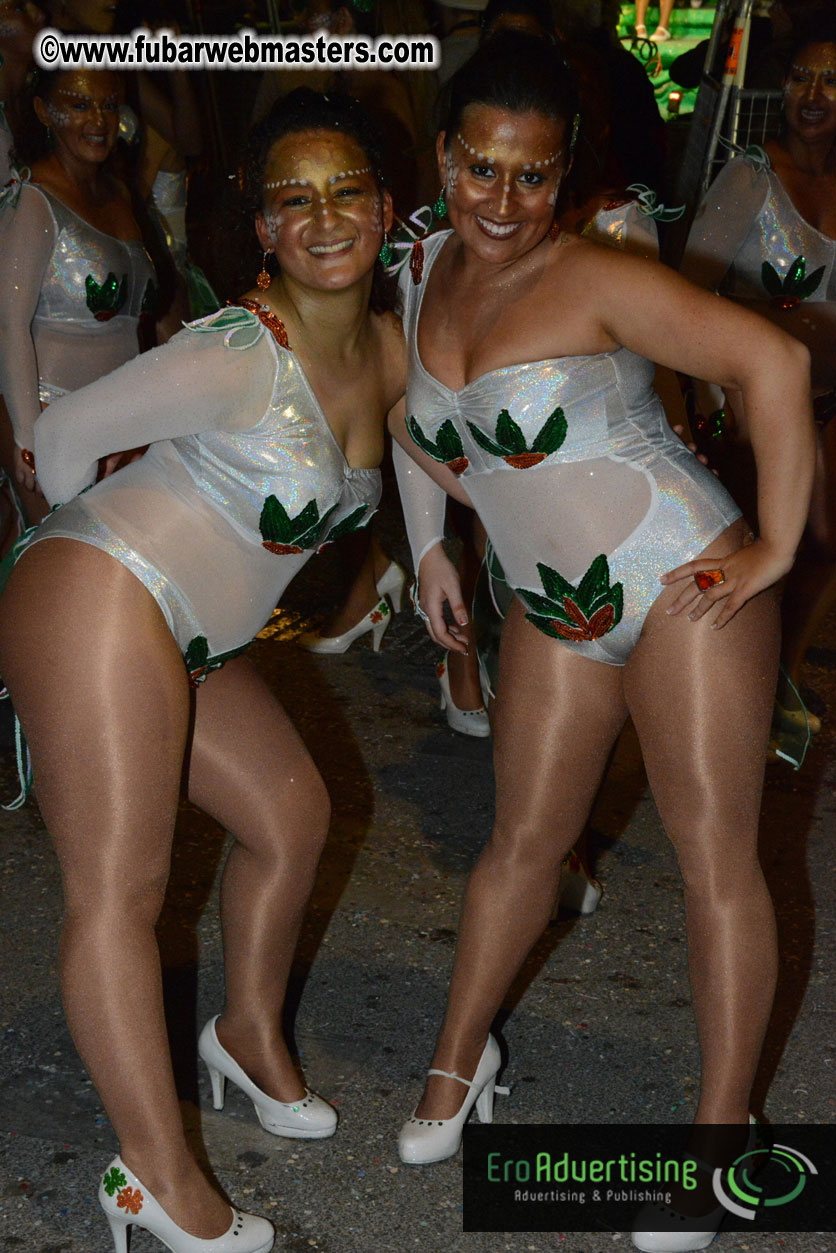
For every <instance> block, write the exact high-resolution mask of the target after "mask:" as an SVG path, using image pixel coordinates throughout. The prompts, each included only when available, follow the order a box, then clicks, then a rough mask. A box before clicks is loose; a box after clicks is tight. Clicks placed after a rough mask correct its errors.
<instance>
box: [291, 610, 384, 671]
mask: <svg viewBox="0 0 836 1253" xmlns="http://www.w3.org/2000/svg"><path fill="white" fill-rule="evenodd" d="M391 621H392V611H391V610H390V608H389V602H388V600H386V599H385V597H384V598H382V599H381V600H380V601H379V602H378V603H377V604H376V605H375V607H374V609H371V610H369V612H368V613H367V614H366V616H365V618H361V619H360V621H359V622H358V623H357V624H356V626H353V627H351V628H350V630H348V631H343V633H342V635H320V634H319V632H318V631H306V632H305V634H304V635H300V636H299V638H298V639H297V641H296V643H297V644H298V645H299V647H300V648H304V649H305V651H306V652H308V653H321V654H324V655H329V656H333V655H334V654H336V653H344V652H346V651H347V650H348V649H349V648H350V647H351V645H352V644H353V643H354V641H355V640H358V639H359V638H360V636H361V635H365V634H366V632H367V631H371V633H372V648H373V649H374V651H375V652H376V653H377V652H380V644H381V641H382V639H383V636H384V635H385V633H386V628H387V627H388V626H389V623H390V622H391Z"/></svg>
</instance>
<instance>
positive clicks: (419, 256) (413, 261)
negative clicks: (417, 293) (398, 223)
mask: <svg viewBox="0 0 836 1253" xmlns="http://www.w3.org/2000/svg"><path fill="white" fill-rule="evenodd" d="M409 272H410V274H411V275H412V281H413V283H414V284H415V286H416V287H417V286H418V284H419V283H420V282H421V276H422V274H423V273H424V245H423V244H422V243H421V241H420V239H418V240H416V241H415V243H414V244H413V245H412V251H411V252H410V254H409Z"/></svg>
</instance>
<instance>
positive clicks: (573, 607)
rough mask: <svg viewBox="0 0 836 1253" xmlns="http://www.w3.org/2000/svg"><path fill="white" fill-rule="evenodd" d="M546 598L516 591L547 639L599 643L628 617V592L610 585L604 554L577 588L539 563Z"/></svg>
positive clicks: (537, 594)
mask: <svg viewBox="0 0 836 1253" xmlns="http://www.w3.org/2000/svg"><path fill="white" fill-rule="evenodd" d="M537 571H538V573H539V575H540V579H541V581H542V584H543V591H544V592H545V596H543V595H541V594H540V592H533V591H529V589H528V588H525V587H518V588H515V591H516V593H517V595H518V596H519V597H521V599H522V600H523V601H524V602H525V603H526V604H527V605H528V607H529V608H530V610H531V613H527V614H526V615H525V616H526V618H528V620H529V622H533V623H534V625H535V626H536V627H538V628H539V629H540V630H541V631H543V632H544V634H546V635H551V636H552V637H553V638H554V639H558V640H571V641H573V642H575V643H580V642H582V641H589V640H599V639H600V638H601V636H602V635H606V634H607V632H609V631H612V629H613V628H614V627H616V626H618V624H619V622H620V621H621V617H622V614H623V613H624V588H623V586H622V584H621V583H613V584H610V567H609V564H608V563H607V558H606V557H605V556H604V554H603V553H602V554H601V556H600V557H596V558H595V560H594V561H593V562H592V565H591V566H590V567H589V569H588V570H587V572H586V574H585V575H584V576H583V578H582V579H581V581H580V583H579V584H578V586H577V587H574V586H573V585H572V584H571V583H570V582H568V580H567V579H564V578H563V576H562V575H561V574H558V573H557V571H556V570H552V569H551V568H550V567H549V566H544V565H543V564H542V562H538V563H537Z"/></svg>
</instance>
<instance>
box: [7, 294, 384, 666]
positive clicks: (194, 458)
mask: <svg viewBox="0 0 836 1253" xmlns="http://www.w3.org/2000/svg"><path fill="white" fill-rule="evenodd" d="M269 324H270V323H269V320H268V325H269ZM275 324H276V321H274V323H273V325H275ZM278 326H279V327H280V326H281V324H280V323H278ZM149 442H150V444H151V447H150V448H149V450H148V452H147V453H146V454H145V456H144V457H142V459H141V460H139V461H137V462H134V463H133V464H132V465H129V466H127V467H125V469H123V470H120V471H119V472H118V473H116V474H114V475H111V476H110V477H109V478H106V479H104V480H102V481H101V482H100V483H97V484H96V485H95V486H93V487H90V488H89V490H84V489H85V488H87V486H88V484H90V483H92V482H93V480H94V478H95V473H96V465H97V461H98V459H99V457H101V456H104V455H105V454H106V453H110V452H115V451H118V450H121V449H126V448H130V447H132V446H134V445H135V444H140V445H141V444H145V443H149ZM35 458H36V464H37V470H38V479H39V482H40V483H41V486H42V487H43V490H44V494H45V495H46V497H47V499H48V500H49V501H50V503H51V504H55V503H57V502H62V501H69V503H68V504H62V505H61V508H60V509H56V510H54V512H53V513H52V514H50V516H49V517H48V518H46V519H45V521H44V522H43V523H42V524H41V526H40V527H38V528H37V530H36V531H35V532H34V533H33V535H32V536H31V540H30V542H33V543H35V542H40V541H42V540H46V539H49V538H51V537H63V538H68V539H75V540H81V541H83V542H85V543H88V544H92V545H94V546H95V547H96V548H101V549H103V550H104V551H105V552H108V553H110V554H111V555H112V556H114V557H116V559H117V560H118V561H120V562H121V563H122V564H123V565H124V566H127V568H128V569H129V570H131V571H132V572H133V573H134V574H135V575H136V577H137V578H138V579H139V580H140V581H141V582H142V583H143V584H144V585H145V586H146V587H147V588H148V590H149V592H151V594H152V596H153V597H154V598H155V600H156V601H157V604H158V605H159V606H160V609H161V610H162V612H163V615H164V616H165V619H166V622H167V623H168V626H169V627H170V629H171V631H172V634H173V635H174V637H175V639H176V640H177V643H178V645H179V647H180V648H181V650H182V652H183V654H184V657H185V658H186V664H187V667H188V669H189V671H190V673H191V674H192V676H193V678H195V679H198V680H199V679H200V678H202V677H203V676H204V675H205V674H206V672H207V670H209V669H214V668H216V667H217V666H218V665H219V664H221V663H222V662H223V661H224V660H226V659H227V658H228V657H229V656H230V655H234V654H235V653H236V652H239V651H241V650H242V648H244V647H245V646H246V645H247V644H248V643H249V642H250V640H251V639H252V638H253V636H254V635H255V634H256V633H257V632H258V631H259V630H260V629H261V628H262V627H263V626H264V624H265V622H266V621H267V620H268V618H269V617H270V614H271V613H272V612H273V609H274V608H275V606H276V604H277V602H278V600H279V597H280V596H281V594H282V592H283V591H284V589H285V588H286V587H287V585H288V583H289V582H290V580H291V579H292V578H293V576H294V575H295V574H296V573H297V571H298V570H299V569H300V568H301V567H302V566H303V565H304V563H305V562H306V561H307V559H308V558H309V557H310V556H311V554H312V553H314V552H316V551H317V550H318V549H319V548H321V547H322V545H323V544H325V543H328V542H330V541H332V540H334V539H336V538H338V537H339V536H341V535H343V534H346V533H347V532H349V531H352V530H355V529H356V528H357V527H360V526H364V525H365V524H366V523H367V522H368V521H369V520H370V518H371V516H372V514H373V513H374V510H375V508H376V506H377V502H378V500H379V497H380V472H379V470H376V469H357V468H353V467H351V466H349V465H348V463H347V462H346V459H345V456H344V455H343V452H342V450H341V448H340V446H339V444H338V443H337V441H336V440H335V438H334V436H333V434H332V432H331V429H330V427H329V426H328V423H327V421H326V419H325V415H324V414H323V412H322V409H321V408H320V406H319V404H318V402H317V400H316V397H315V395H314V393H313V390H312V389H311V386H310V384H309V383H308V380H307V378H306V376H305V374H304V372H303V370H302V369H301V367H300V365H299V361H298V359H297V357H296V356H295V355H294V353H293V352H291V351H289V350H288V349H286V348H283V347H281V346H280V345H279V343H277V342H276V339H275V338H274V335H273V334H271V333H270V332H269V331H268V330H266V329H265V326H264V325H263V324H262V322H261V321H260V320H259V318H258V317H256V316H255V315H254V314H253V313H251V312H248V311H246V310H244V309H240V308H234V309H225V310H222V311H221V312H220V313H217V314H213V315H212V316H211V317H209V318H204V319H203V320H202V321H200V322H196V323H192V324H191V325H190V326H189V327H187V328H186V329H184V330H183V331H180V332H179V334H177V335H175V336H174V338H173V339H172V340H171V341H170V342H169V343H168V344H166V346H165V347H164V348H160V349H155V350H154V351H152V352H148V353H144V354H143V355H142V356H141V357H137V358H135V359H134V360H133V361H130V362H128V363H127V364H126V365H124V366H122V367H121V368H120V369H118V370H116V371H114V372H113V373H112V374H109V375H107V376H106V377H105V378H102V379H99V380H98V381H97V382H96V383H92V384H91V385H90V386H89V387H86V388H84V389H83V390H82V391H79V392H75V393H73V394H72V395H68V396H65V397H64V398H63V399H61V400H57V401H56V402H55V403H54V404H52V405H50V407H49V408H48V409H47V410H46V411H45V412H44V414H43V416H42V417H41V418H40V419H39V421H38V424H37V428H36V432H35ZM78 492H81V493H82V494H81V495H76V493H78ZM72 497H74V499H71V498H72Z"/></svg>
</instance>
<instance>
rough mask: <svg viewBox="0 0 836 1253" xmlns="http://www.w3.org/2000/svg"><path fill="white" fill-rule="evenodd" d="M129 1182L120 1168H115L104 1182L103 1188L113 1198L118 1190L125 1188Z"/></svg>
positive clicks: (106, 1176)
mask: <svg viewBox="0 0 836 1253" xmlns="http://www.w3.org/2000/svg"><path fill="white" fill-rule="evenodd" d="M127 1182H128V1178H127V1175H124V1174H123V1173H122V1171H121V1170H120V1169H119V1168H118V1166H113V1167H111V1169H110V1170H109V1171H108V1172H107V1174H106V1175H105V1177H104V1179H103V1180H102V1187H103V1188H104V1190H105V1192H106V1193H107V1195H108V1196H113V1194H114V1193H115V1191H116V1189H117V1188H124V1186H125V1184H126V1183H127Z"/></svg>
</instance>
